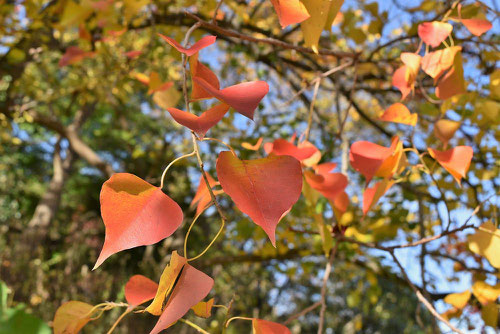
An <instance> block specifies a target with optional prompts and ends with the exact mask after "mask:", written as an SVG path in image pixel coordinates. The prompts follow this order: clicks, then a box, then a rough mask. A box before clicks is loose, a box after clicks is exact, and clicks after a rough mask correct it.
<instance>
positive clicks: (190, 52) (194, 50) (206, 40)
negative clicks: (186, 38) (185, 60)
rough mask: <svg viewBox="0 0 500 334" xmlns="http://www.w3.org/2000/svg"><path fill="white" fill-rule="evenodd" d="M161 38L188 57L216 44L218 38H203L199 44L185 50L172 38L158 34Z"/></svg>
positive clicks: (209, 36) (210, 36)
mask: <svg viewBox="0 0 500 334" xmlns="http://www.w3.org/2000/svg"><path fill="white" fill-rule="evenodd" d="M158 35H159V36H160V37H161V38H163V39H164V40H165V41H166V42H167V43H168V44H170V45H171V46H173V47H174V48H175V49H176V50H177V51H179V52H181V53H184V54H185V55H186V56H188V57H189V56H192V55H194V54H195V53H197V52H198V51H200V50H201V49H204V48H206V47H207V46H210V45H212V44H214V43H215V39H216V38H217V37H215V36H212V35H208V36H205V37H203V38H201V39H200V40H199V41H198V42H196V43H194V44H193V46H191V47H190V48H184V47H183V46H182V45H180V44H179V43H178V42H177V41H176V40H175V39H172V38H170V37H167V36H164V35H162V34H158Z"/></svg>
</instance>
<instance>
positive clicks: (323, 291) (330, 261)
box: [318, 243, 339, 334]
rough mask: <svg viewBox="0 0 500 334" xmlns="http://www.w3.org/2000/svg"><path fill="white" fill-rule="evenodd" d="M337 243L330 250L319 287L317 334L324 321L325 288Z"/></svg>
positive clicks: (319, 333) (320, 330)
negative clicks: (319, 307) (319, 303)
mask: <svg viewBox="0 0 500 334" xmlns="http://www.w3.org/2000/svg"><path fill="white" fill-rule="evenodd" d="M338 245H339V244H338V243H336V244H335V247H334V248H333V249H332V251H331V252H330V258H329V259H328V262H327V263H326V267H325V273H324V275H323V286H322V287H321V299H320V302H321V310H320V312H319V325H318V334H322V333H323V325H324V323H325V312H326V290H327V283H328V278H329V277H330V272H331V271H332V265H333V260H335V254H336V253H337V248H338Z"/></svg>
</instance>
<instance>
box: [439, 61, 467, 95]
mask: <svg viewBox="0 0 500 334" xmlns="http://www.w3.org/2000/svg"><path fill="white" fill-rule="evenodd" d="M466 91H467V90H466V87H465V81H464V68H463V65H462V54H461V52H457V54H456V55H455V60H454V61H453V66H452V68H451V69H450V70H449V71H448V72H447V73H446V74H445V75H444V76H443V77H442V78H441V80H439V84H438V86H437V87H436V96H437V97H439V98H440V99H441V100H446V99H449V98H450V97H452V96H455V95H458V94H464V93H465V92H466Z"/></svg>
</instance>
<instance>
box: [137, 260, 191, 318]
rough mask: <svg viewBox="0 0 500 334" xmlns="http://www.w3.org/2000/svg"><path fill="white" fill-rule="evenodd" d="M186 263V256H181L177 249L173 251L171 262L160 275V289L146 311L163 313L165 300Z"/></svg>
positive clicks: (155, 313) (156, 313)
mask: <svg viewBox="0 0 500 334" xmlns="http://www.w3.org/2000/svg"><path fill="white" fill-rule="evenodd" d="M186 263H187V260H186V259H185V258H184V257H182V256H179V255H178V254H177V251H173V252H172V256H171V257H170V263H169V264H167V266H166V267H165V269H163V273H162V274H161V276H160V283H159V285H158V289H157V290H156V293H155V296H154V299H153V301H152V302H151V304H149V306H148V307H146V309H145V311H147V312H149V313H151V314H153V315H160V314H161V313H162V311H163V305H164V302H165V300H166V299H167V297H168V294H169V293H170V291H171V290H172V287H173V286H174V283H175V281H176V279H177V276H179V274H180V272H181V270H182V268H183V267H184V265H185V264H186Z"/></svg>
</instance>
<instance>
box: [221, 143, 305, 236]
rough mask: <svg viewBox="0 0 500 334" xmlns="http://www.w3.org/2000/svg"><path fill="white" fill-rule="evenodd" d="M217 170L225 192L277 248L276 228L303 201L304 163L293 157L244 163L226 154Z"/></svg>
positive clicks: (230, 154)
mask: <svg viewBox="0 0 500 334" xmlns="http://www.w3.org/2000/svg"><path fill="white" fill-rule="evenodd" d="M216 169H217V175H218V177H219V181H220V184H221V186H222V189H223V190H224V192H225V193H226V194H227V195H228V196H229V197H231V199H232V200H233V201H234V203H235V204H236V206H237V207H238V208H239V209H240V210H241V211H243V212H244V213H246V214H247V215H249V216H250V218H251V219H252V220H253V221H254V223H256V224H257V225H259V226H260V227H262V229H264V231H265V232H266V234H267V235H268V236H269V239H270V240H271V242H272V244H273V245H274V246H275V245H276V237H275V230H276V225H278V222H279V221H280V219H281V218H283V216H284V215H285V214H286V213H287V212H288V211H289V210H290V209H291V208H292V206H293V205H294V204H295V202H297V200H298V199H299V197H300V193H301V190H302V169H301V166H300V162H299V161H298V160H297V159H295V158H293V157H291V156H287V155H284V156H277V155H274V154H272V155H270V156H268V157H266V158H263V159H255V160H240V159H238V157H236V156H235V155H234V154H232V153H231V152H227V151H225V152H221V153H220V154H219V158H218V159H217V166H216Z"/></svg>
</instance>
